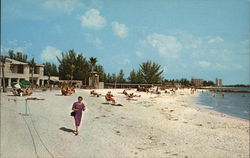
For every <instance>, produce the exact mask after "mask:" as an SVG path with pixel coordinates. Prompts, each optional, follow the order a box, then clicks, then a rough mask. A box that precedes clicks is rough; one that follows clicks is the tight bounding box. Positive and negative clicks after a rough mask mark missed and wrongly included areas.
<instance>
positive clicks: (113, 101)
mask: <svg viewBox="0 0 250 158" xmlns="http://www.w3.org/2000/svg"><path fill="white" fill-rule="evenodd" d="M113 97H114V96H113V95H112V94H111V92H110V91H109V92H108V93H107V94H106V96H105V99H106V100H107V101H111V102H112V103H113V104H115V99H114V98H113Z"/></svg>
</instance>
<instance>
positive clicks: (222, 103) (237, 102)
mask: <svg viewBox="0 0 250 158" xmlns="http://www.w3.org/2000/svg"><path fill="white" fill-rule="evenodd" d="M197 103H198V104H200V105H204V106H206V107H208V108H209V109H212V110H215V111H218V112H221V113H224V114H227V115H231V116H235V117H239V118H243V119H247V120H250V93H218V92H217V93H212V92H203V93H200V94H199V96H198V99H197Z"/></svg>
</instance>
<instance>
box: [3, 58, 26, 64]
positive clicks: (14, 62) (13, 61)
mask: <svg viewBox="0 0 250 158" xmlns="http://www.w3.org/2000/svg"><path fill="white" fill-rule="evenodd" d="M6 61H8V62H10V63H11V64H15V65H28V63H24V62H21V61H17V60H14V59H10V58H6Z"/></svg>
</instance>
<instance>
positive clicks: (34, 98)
mask: <svg viewBox="0 0 250 158" xmlns="http://www.w3.org/2000/svg"><path fill="white" fill-rule="evenodd" d="M26 100H45V99H43V98H36V97H33V98H32V97H30V98H27V99H26Z"/></svg>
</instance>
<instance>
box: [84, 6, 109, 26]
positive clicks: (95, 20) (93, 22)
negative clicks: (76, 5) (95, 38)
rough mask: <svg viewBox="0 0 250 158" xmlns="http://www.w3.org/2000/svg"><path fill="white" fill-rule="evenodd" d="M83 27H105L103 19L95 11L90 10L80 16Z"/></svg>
mask: <svg viewBox="0 0 250 158" xmlns="http://www.w3.org/2000/svg"><path fill="white" fill-rule="evenodd" d="M81 22H82V26H83V27H88V28H95V29H101V28H103V27H104V26H105V25H106V19H105V17H103V16H101V15H100V12H99V11H98V10H97V9H90V10H88V11H87V12H86V13H85V14H84V15H82V16H81Z"/></svg>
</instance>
